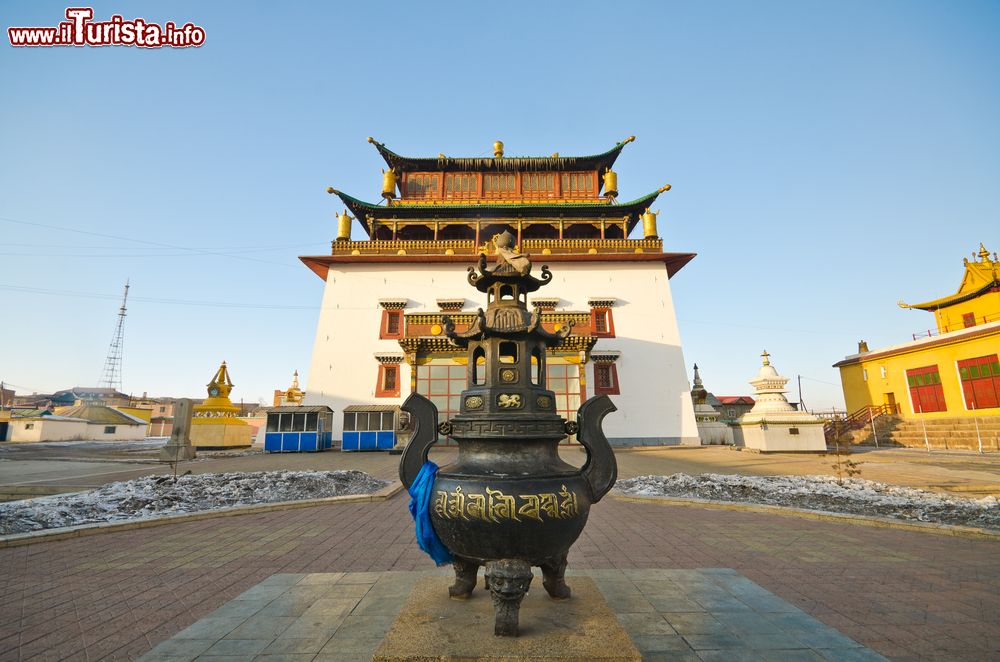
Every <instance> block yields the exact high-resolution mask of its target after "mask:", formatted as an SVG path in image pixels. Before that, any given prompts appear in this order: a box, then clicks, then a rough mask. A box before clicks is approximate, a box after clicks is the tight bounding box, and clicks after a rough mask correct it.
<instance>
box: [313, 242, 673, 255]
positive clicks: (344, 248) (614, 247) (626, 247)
mask: <svg viewBox="0 0 1000 662" xmlns="http://www.w3.org/2000/svg"><path fill="white" fill-rule="evenodd" d="M486 248H487V246H486V245H484V244H480V245H479V246H477V245H476V243H475V242H474V241H472V240H468V239H438V240H433V239H425V240H405V239H392V240H386V239H370V240H364V241H334V242H333V246H332V254H333V255H478V254H479V253H480V252H481V251H482V250H484V249H486ZM519 250H521V251H522V252H525V253H531V254H533V255H588V254H589V255H608V254H623V253H662V252H663V241H662V240H661V239H523V240H522V241H521V244H520V247H519Z"/></svg>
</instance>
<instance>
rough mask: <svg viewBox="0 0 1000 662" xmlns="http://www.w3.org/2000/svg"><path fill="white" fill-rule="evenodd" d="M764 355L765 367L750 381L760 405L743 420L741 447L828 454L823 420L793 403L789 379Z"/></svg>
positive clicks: (740, 425) (739, 438) (740, 433)
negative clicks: (787, 385)
mask: <svg viewBox="0 0 1000 662" xmlns="http://www.w3.org/2000/svg"><path fill="white" fill-rule="evenodd" d="M761 356H762V357H763V359H764V364H763V366H761V368H760V370H759V371H758V372H757V377H756V378H755V379H752V380H750V385H751V386H753V387H754V389H755V390H756V394H755V395H754V400H755V401H756V402H755V404H754V406H753V409H751V410H750V411H749V412H747V413H746V414H744V415H743V417H742V418H740V420H739V424H738V426H737V427H736V437H738V438H737V439H736V443H737V445H738V446H745V447H746V448H748V449H752V450H757V451H761V452H789V451H798V452H825V451H826V437H825V436H824V435H823V420H822V419H821V418H817V417H816V416H813V415H812V414H810V413H808V412H805V411H798V410H797V409H795V407H793V406H792V405H791V404H789V402H788V400H787V399H786V398H785V393H786V392H787V390H786V389H785V384H787V383H788V378H787V377H783V376H781V375H779V374H778V371H777V370H775V368H774V366H773V365H771V361H770V355H769V354H768V353H767V352H766V351H765V352H764V353H763V354H762V355H761Z"/></svg>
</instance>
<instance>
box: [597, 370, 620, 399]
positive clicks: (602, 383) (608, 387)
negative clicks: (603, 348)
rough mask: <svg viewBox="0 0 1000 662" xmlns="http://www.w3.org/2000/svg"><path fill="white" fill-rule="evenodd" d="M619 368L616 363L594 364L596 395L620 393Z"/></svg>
mask: <svg viewBox="0 0 1000 662" xmlns="http://www.w3.org/2000/svg"><path fill="white" fill-rule="evenodd" d="M620 392H621V391H620V389H619V387H618V368H617V366H615V364H614V363H595V364H594V393H595V394H596V395H618V394H619V393H620Z"/></svg>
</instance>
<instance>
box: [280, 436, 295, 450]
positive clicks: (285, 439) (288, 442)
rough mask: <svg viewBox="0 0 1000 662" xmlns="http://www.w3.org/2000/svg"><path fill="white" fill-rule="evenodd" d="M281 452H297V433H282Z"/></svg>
mask: <svg viewBox="0 0 1000 662" xmlns="http://www.w3.org/2000/svg"><path fill="white" fill-rule="evenodd" d="M281 450H283V451H297V450H299V433H298V432H284V433H282V438H281Z"/></svg>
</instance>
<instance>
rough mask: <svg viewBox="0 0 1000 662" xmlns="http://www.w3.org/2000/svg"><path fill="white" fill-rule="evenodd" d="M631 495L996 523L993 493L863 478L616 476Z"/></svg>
mask: <svg viewBox="0 0 1000 662" xmlns="http://www.w3.org/2000/svg"><path fill="white" fill-rule="evenodd" d="M616 487H617V489H619V490H620V491H621V492H623V493H625V494H630V495H636V496H671V497H682V498H697V499H710V500H713V501H731V502H737V503H756V504H766V505H774V506H787V507H790V508H805V509H807V510H817V511H823V512H829V513H847V514H850V515H868V516H875V517H891V518H894V519H900V520H909V521H920V522H934V523H938V524H956V525H962V526H975V527H983V528H991V529H1000V502H998V501H997V498H996V497H993V496H988V497H984V498H981V499H966V498H962V497H957V496H949V495H944V494H939V493H937V492H928V491H926V490H918V489H914V488H911V487H900V486H898V485H888V484H886V483H878V482H875V481H872V480H865V479H863V478H849V479H846V478H845V479H844V481H843V484H838V482H837V479H836V478H834V477H832V476H738V475H729V474H702V475H700V476H691V475H688V474H680V473H678V474H673V475H671V476H638V477H636V478H628V479H625V480H619V481H618V483H617V485H616Z"/></svg>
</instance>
